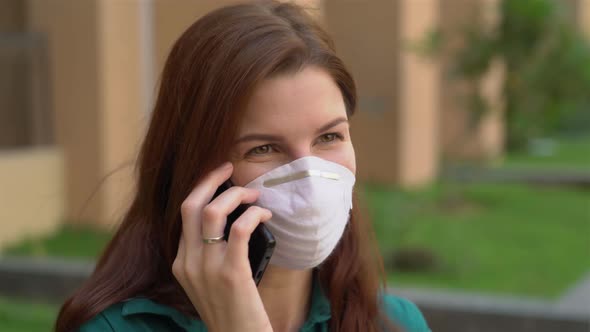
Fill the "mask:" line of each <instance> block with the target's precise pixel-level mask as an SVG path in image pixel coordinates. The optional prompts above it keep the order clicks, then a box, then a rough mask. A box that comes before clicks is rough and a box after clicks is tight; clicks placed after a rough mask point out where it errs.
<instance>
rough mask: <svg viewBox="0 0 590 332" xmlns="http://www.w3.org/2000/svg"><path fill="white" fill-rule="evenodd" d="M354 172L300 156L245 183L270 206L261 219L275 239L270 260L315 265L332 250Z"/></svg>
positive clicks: (349, 202) (349, 203) (262, 203)
mask: <svg viewBox="0 0 590 332" xmlns="http://www.w3.org/2000/svg"><path fill="white" fill-rule="evenodd" d="M354 182H355V177H354V174H353V173H352V172H351V171H350V170H349V169H348V168H346V167H344V166H342V165H340V164H337V163H333V162H330V161H327V160H324V159H321V158H317V157H303V158H300V159H297V160H295V161H293V162H291V163H289V164H286V165H283V166H280V167H277V168H275V169H273V170H271V171H269V172H268V173H265V174H263V175H261V176H260V177H258V178H256V179H255V180H254V181H252V182H250V183H248V184H247V185H246V186H245V187H246V188H253V189H257V190H258V191H260V196H259V198H258V201H256V203H255V204H256V205H258V206H261V207H263V208H266V209H269V210H270V211H271V212H272V218H271V219H270V220H269V221H267V222H266V223H265V225H266V226H267V227H268V229H269V230H270V231H271V233H272V234H273V235H274V237H275V239H276V241H277V244H276V247H275V249H274V253H273V256H272V258H271V260H270V264H273V265H276V266H280V267H284V268H288V269H307V268H313V267H316V266H318V265H320V264H321V263H322V262H323V261H324V260H326V258H328V256H329V255H330V254H331V253H332V251H333V250H334V248H335V247H336V245H337V244H338V241H339V240H340V238H341V237H342V233H343V232H344V228H345V227H346V224H347V223H348V220H349V218H350V209H351V208H352V188H353V186H354Z"/></svg>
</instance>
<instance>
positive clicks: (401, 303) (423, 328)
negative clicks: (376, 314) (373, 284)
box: [382, 294, 430, 332]
mask: <svg viewBox="0 0 590 332" xmlns="http://www.w3.org/2000/svg"><path fill="white" fill-rule="evenodd" d="M382 305H383V310H384V311H385V313H386V314H387V316H388V317H389V318H390V319H391V320H392V321H393V322H394V323H396V324H398V325H400V326H401V327H403V328H404V329H405V331H407V332H430V328H429V327H428V324H427V323H426V320H425V319H424V316H423V315H422V312H420V309H418V307H417V306H416V305H415V304H414V303H412V302H410V301H408V300H406V299H404V298H401V297H397V296H394V295H391V294H384V295H383V296H382Z"/></svg>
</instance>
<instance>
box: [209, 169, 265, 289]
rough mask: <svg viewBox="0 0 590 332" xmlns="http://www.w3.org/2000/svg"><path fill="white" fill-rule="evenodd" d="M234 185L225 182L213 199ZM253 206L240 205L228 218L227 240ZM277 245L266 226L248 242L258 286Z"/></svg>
mask: <svg viewBox="0 0 590 332" xmlns="http://www.w3.org/2000/svg"><path fill="white" fill-rule="evenodd" d="M232 186H233V184H232V183H231V181H230V180H227V181H225V182H224V183H223V184H222V185H221V186H219V188H217V191H216V192H215V194H214V195H213V198H212V199H211V200H213V199H215V197H217V196H219V195H220V194H221V193H222V192H224V191H226V190H227V189H229V188H230V187H232ZM250 206H251V204H240V205H239V206H238V207H237V208H236V209H235V210H234V211H233V212H232V213H230V214H229V215H228V216H227V222H226V224H225V230H224V236H225V240H226V241H227V240H228V239H229V232H230V230H231V226H232V224H233V223H234V222H235V221H236V220H237V219H238V218H239V217H240V216H241V215H242V213H244V212H245V211H246V210H247V209H248V208H249V207H250ZM275 245H276V241H275V238H274V236H272V233H271V232H270V231H269V230H268V228H267V227H266V226H264V224H262V223H261V224H258V226H256V229H255V230H254V232H253V233H252V235H251V236H250V241H249V242H248V259H249V260H250V268H251V269H252V278H253V279H254V282H255V283H256V285H258V283H259V282H260V280H261V279H262V275H264V271H265V270H266V266H267V265H268V262H269V261H270V257H271V256H272V253H273V251H274V248H275Z"/></svg>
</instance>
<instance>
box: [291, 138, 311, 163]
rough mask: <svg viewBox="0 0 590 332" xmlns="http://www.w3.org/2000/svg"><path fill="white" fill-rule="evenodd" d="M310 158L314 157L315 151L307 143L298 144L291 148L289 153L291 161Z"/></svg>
mask: <svg viewBox="0 0 590 332" xmlns="http://www.w3.org/2000/svg"><path fill="white" fill-rule="evenodd" d="M309 156H313V151H312V149H311V145H310V144H306V143H305V142H300V143H297V144H296V145H295V146H293V147H292V148H291V151H290V153H289V159H290V161H293V160H297V159H299V158H303V157H309Z"/></svg>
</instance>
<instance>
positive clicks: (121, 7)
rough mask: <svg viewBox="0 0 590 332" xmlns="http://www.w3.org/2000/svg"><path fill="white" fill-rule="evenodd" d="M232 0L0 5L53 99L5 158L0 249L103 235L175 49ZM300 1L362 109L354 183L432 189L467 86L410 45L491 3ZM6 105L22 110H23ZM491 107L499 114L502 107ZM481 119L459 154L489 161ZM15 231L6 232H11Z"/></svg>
mask: <svg viewBox="0 0 590 332" xmlns="http://www.w3.org/2000/svg"><path fill="white" fill-rule="evenodd" d="M233 2H236V1H231V0H223V1H219V0H198V1H197V0H84V1H80V0H27V1H20V0H6V1H4V2H3V3H2V6H6V8H4V9H6V10H4V11H3V10H0V12H4V13H5V14H0V28H2V29H13V30H15V31H16V32H19V31H20V32H22V33H25V34H35V35H40V36H43V40H44V41H45V43H46V46H47V47H46V48H45V49H44V50H45V52H46V68H47V75H46V77H47V79H46V81H47V84H46V85H47V86H48V87H49V88H48V89H46V90H47V91H49V92H48V93H47V94H48V97H47V98H46V103H41V104H47V105H48V107H47V110H48V111H47V112H45V113H43V114H50V117H49V119H50V120H47V121H43V122H42V123H44V126H37V127H38V128H37V129H34V130H32V131H31V132H32V133H29V134H27V135H25V136H31V135H34V133H42V134H39V135H40V136H39V135H37V136H39V137H41V139H40V142H41V143H40V144H36V143H32V144H29V145H25V146H13V147H12V148H3V150H2V151H0V198H2V203H1V204H2V205H1V206H0V217H2V221H1V222H2V224H0V230H1V231H0V234H2V235H0V247H1V246H2V245H3V244H5V243H8V242H10V241H11V240H12V239H15V238H18V237H21V236H23V234H34V233H36V232H37V233H38V232H46V231H49V230H51V229H52V228H55V227H57V226H58V225H59V224H60V223H61V222H62V221H64V220H65V221H69V222H75V223H92V224H98V225H103V226H106V227H110V226H111V225H113V224H116V223H117V222H118V221H119V218H120V216H121V214H122V213H123V212H124V210H125V208H126V206H127V204H128V202H129V199H130V196H131V195H132V193H133V190H134V183H133V167H134V161H135V157H136V153H137V150H138V147H139V144H140V143H141V139H142V136H143V134H144V131H145V128H146V125H147V124H148V121H149V116H150V107H151V105H153V102H154V95H155V92H156V90H157V82H158V75H159V72H160V71H161V69H162V67H163V63H164V61H165V59H166V56H167V53H168V51H169V49H170V47H171V45H172V43H173V42H174V41H175V39H176V38H177V37H178V36H179V34H180V33H181V32H182V31H183V30H184V29H186V28H187V27H188V25H189V24H191V23H192V22H193V21H194V20H195V19H196V18H198V17H199V16H201V15H203V14H205V13H207V12H208V11H210V10H212V9H214V8H217V7H220V6H222V5H225V4H229V3H233ZM299 2H301V3H304V4H305V6H307V7H308V8H309V10H310V11H311V12H312V13H313V14H314V15H316V16H317V17H318V18H319V19H320V20H321V21H322V22H323V24H325V26H326V28H327V29H328V31H329V32H330V33H331V34H332V36H333V37H334V39H335V41H336V45H337V50H338V52H339V54H340V55H341V56H342V57H343V59H344V61H345V62H346V63H347V65H348V66H349V67H350V69H351V71H352V72H353V75H354V76H355V78H356V79H357V83H358V88H359V96H360V102H359V109H358V112H357V115H355V117H354V119H353V124H352V126H353V127H352V128H353V129H352V130H353V138H354V140H355V147H356V151H357V157H358V162H359V178H360V179H362V180H363V181H367V182H379V183H384V184H396V185H402V186H406V187H416V186H422V185H425V184H428V183H430V182H431V181H432V180H433V179H435V178H436V176H437V174H438V172H439V168H440V165H439V160H440V155H441V153H443V152H447V151H448V152H452V149H453V146H454V145H453V144H451V142H453V140H456V139H458V138H457V137H461V135H463V134H464V131H465V129H464V127H465V124H464V122H465V121H463V120H461V119H462V118H464V117H465V116H464V112H465V110H462V109H461V107H460V105H459V104H458V103H457V101H456V100H455V98H454V97H453V96H454V93H455V91H456V90H458V89H459V90H460V89H461V88H462V87H456V86H449V85H448V84H446V83H445V82H444V80H443V79H442V77H441V70H442V69H443V67H444V61H443V63H442V64H440V63H436V62H433V61H430V60H427V59H425V58H423V57H421V56H420V55H418V54H417V53H415V52H410V51H408V49H407V47H406V45H407V44H408V43H410V42H411V41H413V40H418V39H420V38H422V37H423V36H424V34H426V33H427V32H428V31H430V30H431V29H433V28H435V27H437V26H442V27H443V28H444V27H449V26H453V24H459V23H458V22H461V20H464V19H465V18H466V17H467V16H469V15H470V12H469V11H463V10H462V9H463V8H464V7H465V8H471V9H469V10H473V11H482V12H485V13H486V14H485V15H484V16H485V17H486V20H487V21H488V22H489V24H490V25H493V24H495V22H497V20H498V17H497V11H496V10H495V8H496V7H495V5H496V3H497V0H444V2H443V1H442V0H395V1H392V0H371V1H362V0H315V1H314V0H307V1H299ZM443 4H444V5H443ZM580 8H583V10H579V11H578V12H583V13H585V14H580V15H581V16H580V19H581V20H582V21H584V20H585V21H584V22H590V19H588V16H590V5H585V6H581V7H580ZM459 9H461V10H459ZM6 13H11V14H6ZM583 15H587V16H583ZM15 17H16V18H15ZM586 25H587V24H585V25H584V26H585V29H586V31H590V28H589V27H588V26H586ZM7 27H8V28H7ZM0 54H2V53H0ZM0 59H3V58H0ZM3 61H4V60H3ZM0 68H1V67H0ZM501 81H502V68H501V64H498V65H497V66H496V68H495V69H494V70H492V72H491V73H490V75H489V78H488V79H487V80H486V81H485V82H484V84H482V86H480V87H475V88H477V89H483V91H484V92H485V93H486V95H489V96H491V97H493V98H495V99H496V100H500V98H499V91H500V90H499V88H500V84H501ZM1 82H2V81H1V78H0V84H1ZM0 86H2V85H0ZM0 96H1V95H0ZM7 98H8V99H10V96H9V97H7ZM15 100H16V99H15ZM8 105H9V106H10V105H13V106H14V108H15V109H16V108H17V106H18V103H17V102H13V103H12V104H11V103H10V102H9V103H8ZM15 105H16V106H15ZM497 108H498V110H501V103H500V102H498V105H497ZM7 109H10V107H7ZM1 114H2V113H0V115H1ZM443 115H444V116H443ZM4 118H5V119H8V118H9V117H7V116H4ZM15 121H16V120H15ZM486 121H487V122H486V124H485V125H484V126H483V129H482V130H481V132H477V133H475V134H474V135H475V136H474V137H471V138H470V139H468V141H469V142H470V143H471V145H472V146H468V147H465V148H464V149H465V150H466V151H469V153H468V154H471V155H479V156H484V157H486V158H493V157H495V156H498V155H500V154H501V153H502V137H503V131H502V121H501V112H497V113H494V115H492V116H490V118H489V119H486ZM15 123H16V122H13V123H8V122H5V123H0V131H4V132H8V130H9V129H10V128H12V129H11V130H12V132H13V134H11V135H12V136H11V137H13V136H14V135H17V133H19V131H18V130H14V128H13V125H14V124H15ZM7 128H8V129H7ZM44 128H45V129H44ZM47 128H50V129H51V130H50V131H49V134H48V133H47V132H48V131H47ZM43 133H44V134H43ZM7 136H8V134H7ZM0 138H1V136H0ZM460 139H463V138H460ZM0 143H1V142H0ZM4 151H6V152H4ZM457 153H459V154H461V153H462V152H457ZM33 174H34V176H33ZM23 188H27V190H26V191H23V190H22V189H23ZM24 202H26V203H24ZM27 206H30V207H35V208H34V209H33V208H30V209H27ZM35 209H36V210H35ZM9 223H13V224H14V225H12V226H11V227H12V228H11V230H10V231H6V230H5V229H9V227H8V226H7V225H8V224H9ZM42 225H43V226H42Z"/></svg>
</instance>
